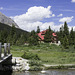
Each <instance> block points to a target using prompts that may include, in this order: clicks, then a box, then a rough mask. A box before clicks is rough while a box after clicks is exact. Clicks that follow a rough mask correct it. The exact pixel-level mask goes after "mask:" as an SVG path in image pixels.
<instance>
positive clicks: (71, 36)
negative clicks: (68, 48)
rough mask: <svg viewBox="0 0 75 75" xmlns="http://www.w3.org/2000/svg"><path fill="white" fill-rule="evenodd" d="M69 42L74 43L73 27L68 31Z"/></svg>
mask: <svg viewBox="0 0 75 75" xmlns="http://www.w3.org/2000/svg"><path fill="white" fill-rule="evenodd" d="M69 40H70V41H69V43H70V45H74V31H73V28H72V29H71V31H70V38H69Z"/></svg>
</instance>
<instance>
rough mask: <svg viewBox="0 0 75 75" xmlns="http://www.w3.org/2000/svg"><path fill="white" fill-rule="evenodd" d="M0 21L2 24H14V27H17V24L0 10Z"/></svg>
mask: <svg viewBox="0 0 75 75" xmlns="http://www.w3.org/2000/svg"><path fill="white" fill-rule="evenodd" d="M0 22H1V23H4V24H7V25H9V26H12V25H14V26H15V27H16V28H19V26H18V25H17V24H16V23H15V22H14V21H13V20H12V19H11V18H9V17H7V16H5V15H4V14H2V13H1V12H0Z"/></svg>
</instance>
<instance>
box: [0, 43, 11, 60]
mask: <svg viewBox="0 0 75 75" xmlns="http://www.w3.org/2000/svg"><path fill="white" fill-rule="evenodd" d="M2 48H3V49H4V51H2V50H3V49H2ZM2 53H3V54H4V57H5V56H7V55H8V54H10V43H4V45H2V43H0V59H2Z"/></svg>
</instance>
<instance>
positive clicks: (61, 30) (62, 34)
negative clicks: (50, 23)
mask: <svg viewBox="0 0 75 75" xmlns="http://www.w3.org/2000/svg"><path fill="white" fill-rule="evenodd" d="M63 32H64V27H63V26H62V27H60V31H59V36H58V37H59V40H60V41H61V44H63V38H64V33H63Z"/></svg>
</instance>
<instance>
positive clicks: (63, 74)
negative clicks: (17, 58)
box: [12, 70, 75, 75]
mask: <svg viewBox="0 0 75 75" xmlns="http://www.w3.org/2000/svg"><path fill="white" fill-rule="evenodd" d="M12 75H75V70H47V71H46V73H44V74H42V73H41V72H40V71H38V72H37V71H29V72H14V73H12Z"/></svg>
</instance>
